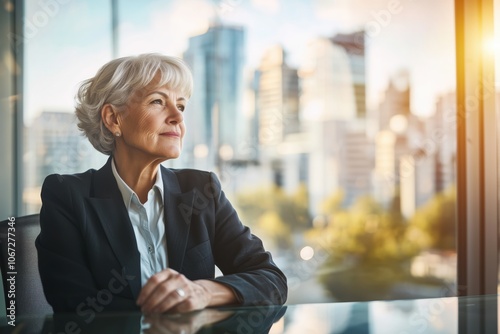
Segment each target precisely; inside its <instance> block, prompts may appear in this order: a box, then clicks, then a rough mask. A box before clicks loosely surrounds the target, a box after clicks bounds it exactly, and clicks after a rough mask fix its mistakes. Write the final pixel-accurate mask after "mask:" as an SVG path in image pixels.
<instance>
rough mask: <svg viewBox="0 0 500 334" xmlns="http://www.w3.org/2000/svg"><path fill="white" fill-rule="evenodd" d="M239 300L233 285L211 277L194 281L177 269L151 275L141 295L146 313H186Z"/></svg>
mask: <svg viewBox="0 0 500 334" xmlns="http://www.w3.org/2000/svg"><path fill="white" fill-rule="evenodd" d="M235 302H236V296H235V294H234V292H233V290H232V289H230V288H229V287H227V286H225V285H223V284H220V283H216V282H213V281H209V280H197V281H191V280H189V279H187V278H186V277H185V276H184V275H182V274H180V273H178V272H177V271H175V270H173V269H165V270H163V271H160V272H159V273H157V274H155V275H153V276H151V278H150V279H149V280H148V281H147V282H146V284H145V285H144V286H143V287H142V290H141V292H140V294H139V297H138V298H137V305H139V306H140V307H141V311H142V312H144V313H163V312H178V313H184V312H190V311H194V310H201V309H203V308H205V307H207V306H218V305H228V304H234V303H235Z"/></svg>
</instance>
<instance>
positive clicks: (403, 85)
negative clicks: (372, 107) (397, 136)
mask: <svg viewBox="0 0 500 334" xmlns="http://www.w3.org/2000/svg"><path fill="white" fill-rule="evenodd" d="M396 115H403V116H406V117H408V116H409V115H410V81H409V74H408V72H406V71H400V72H399V73H397V74H396V75H395V76H393V77H392V78H391V80H390V82H389V86H388V87H387V89H386V91H385V97H384V100H383V101H382V103H381V104H380V107H379V115H378V129H379V130H387V129H389V128H390V121H391V119H392V118H393V117H394V116H396Z"/></svg>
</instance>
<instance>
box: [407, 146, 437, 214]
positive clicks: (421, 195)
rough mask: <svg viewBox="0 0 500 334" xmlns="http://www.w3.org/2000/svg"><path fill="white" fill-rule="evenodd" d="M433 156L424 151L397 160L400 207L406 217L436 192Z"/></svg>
mask: <svg viewBox="0 0 500 334" xmlns="http://www.w3.org/2000/svg"><path fill="white" fill-rule="evenodd" d="M435 169H436V165H435V163H434V156H428V155H427V154H426V153H425V152H422V151H420V152H415V153H414V154H408V155H403V156H402V157H401V159H400V161H399V180H400V192H399V195H400V207H401V213H402V214H403V216H404V217H405V218H406V219H409V218H411V217H412V216H413V215H414V214H415V211H416V210H417V209H418V208H419V207H420V206H422V205H424V204H425V203H426V202H428V201H429V200H430V199H431V198H432V196H433V195H434V194H435V193H436V184H435V179H434V175H435V173H436V171H435Z"/></svg>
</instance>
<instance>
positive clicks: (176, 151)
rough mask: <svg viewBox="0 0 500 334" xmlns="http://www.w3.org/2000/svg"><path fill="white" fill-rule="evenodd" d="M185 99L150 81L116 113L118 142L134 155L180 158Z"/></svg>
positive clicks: (183, 131)
mask: <svg viewBox="0 0 500 334" xmlns="http://www.w3.org/2000/svg"><path fill="white" fill-rule="evenodd" d="M186 103H187V100H186V98H185V97H183V96H182V95H181V94H180V93H179V92H177V91H174V90H170V89H168V88H167V87H158V86H156V85H154V82H153V84H150V85H149V86H148V87H146V88H144V89H142V90H140V91H138V92H136V93H135V94H134V95H133V96H132V97H131V98H130V100H129V102H128V103H127V106H126V108H125V110H124V112H122V113H120V114H119V123H120V130H121V133H122V136H121V140H120V143H117V149H118V145H124V146H123V148H125V149H126V150H128V151H129V152H130V153H132V155H136V156H137V157H140V156H146V157H147V158H153V159H160V160H162V161H163V160H167V159H175V158H177V157H179V155H180V153H181V150H182V139H183V138H184V133H185V130H186V129H185V125H184V121H183V120H184V117H183V112H184V108H185V106H186Z"/></svg>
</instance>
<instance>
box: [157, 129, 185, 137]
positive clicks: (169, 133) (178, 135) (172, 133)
mask: <svg viewBox="0 0 500 334" xmlns="http://www.w3.org/2000/svg"><path fill="white" fill-rule="evenodd" d="M160 136H165V137H176V138H179V137H180V136H181V135H180V133H179V132H175V131H169V132H163V133H160Z"/></svg>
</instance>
